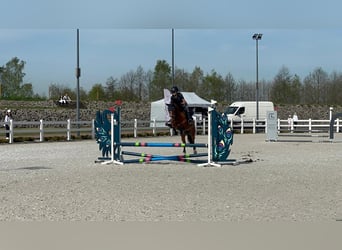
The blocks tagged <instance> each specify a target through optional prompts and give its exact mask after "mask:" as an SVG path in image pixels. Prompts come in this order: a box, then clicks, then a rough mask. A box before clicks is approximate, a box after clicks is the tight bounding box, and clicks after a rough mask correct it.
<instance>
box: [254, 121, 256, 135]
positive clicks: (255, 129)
mask: <svg viewBox="0 0 342 250" xmlns="http://www.w3.org/2000/svg"><path fill="white" fill-rule="evenodd" d="M255 126H256V122H255V118H253V134H255V131H256V129H255Z"/></svg>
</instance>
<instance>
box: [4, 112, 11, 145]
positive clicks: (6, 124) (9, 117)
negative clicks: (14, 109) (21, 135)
mask: <svg viewBox="0 0 342 250" xmlns="http://www.w3.org/2000/svg"><path fill="white" fill-rule="evenodd" d="M10 120H12V114H11V110H10V109H8V110H7V112H6V115H5V120H4V122H5V124H4V126H5V129H6V140H8V139H9V136H10V133H9V129H10V126H9V122H10Z"/></svg>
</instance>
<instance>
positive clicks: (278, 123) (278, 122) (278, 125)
mask: <svg viewBox="0 0 342 250" xmlns="http://www.w3.org/2000/svg"><path fill="white" fill-rule="evenodd" d="M277 127H278V132H279V131H280V119H279V118H278V121H277Z"/></svg>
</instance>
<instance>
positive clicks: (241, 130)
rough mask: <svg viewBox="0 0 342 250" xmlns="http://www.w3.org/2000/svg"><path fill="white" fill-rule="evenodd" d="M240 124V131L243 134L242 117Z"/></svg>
mask: <svg viewBox="0 0 342 250" xmlns="http://www.w3.org/2000/svg"><path fill="white" fill-rule="evenodd" d="M240 125H241V129H240V133H241V134H243V126H244V124H243V119H242V118H241V124H240Z"/></svg>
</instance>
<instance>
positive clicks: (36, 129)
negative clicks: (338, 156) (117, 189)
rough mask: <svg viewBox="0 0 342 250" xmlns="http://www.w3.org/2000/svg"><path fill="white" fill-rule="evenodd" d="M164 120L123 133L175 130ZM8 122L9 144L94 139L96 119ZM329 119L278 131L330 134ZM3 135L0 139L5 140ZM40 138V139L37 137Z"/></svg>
mask: <svg viewBox="0 0 342 250" xmlns="http://www.w3.org/2000/svg"><path fill="white" fill-rule="evenodd" d="M161 122H163V123H164V122H165V121H158V120H148V121H147V120H146V121H144V120H137V119H134V120H132V121H121V124H122V128H121V132H122V133H127V134H133V136H134V137H138V135H139V133H151V134H152V135H154V136H157V135H158V133H160V132H167V133H170V135H173V134H174V131H173V130H172V129H170V128H169V127H166V126H162V127H160V126H156V125H157V124H160V123H161ZM5 124H6V123H5V122H0V127H1V128H0V138H1V137H2V138H4V137H5V134H6V133H9V135H10V136H9V140H8V141H9V143H13V142H14V138H15V137H36V138H37V140H36V141H39V142H43V141H44V138H46V137H48V136H53V135H58V136H63V135H65V138H66V140H67V141H69V140H71V139H72V135H76V134H77V136H79V135H87V136H91V138H93V139H95V128H94V120H91V121H72V120H70V119H69V120H67V121H44V120H40V121H15V120H11V121H10V122H8V123H7V124H8V125H9V130H6V129H5V126H4V125H5ZM195 124H196V128H197V134H203V135H205V134H207V131H208V121H207V120H206V119H203V120H200V121H196V122H195ZM341 126H342V122H341V121H340V120H339V119H336V120H335V121H334V131H335V132H336V133H339V132H340V131H341ZM231 127H232V128H233V130H234V132H235V133H241V134H244V133H253V134H255V133H267V121H266V119H265V120H255V119H253V120H241V121H238V122H236V121H234V122H233V121H231ZM329 128H330V120H313V119H308V120H298V122H297V124H295V123H294V122H293V121H292V120H291V121H290V123H289V121H288V120H280V119H278V132H279V133H287V132H298V133H299V132H303V133H305V132H306V133H329ZM2 138H1V139H2ZM38 138H39V139H38Z"/></svg>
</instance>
